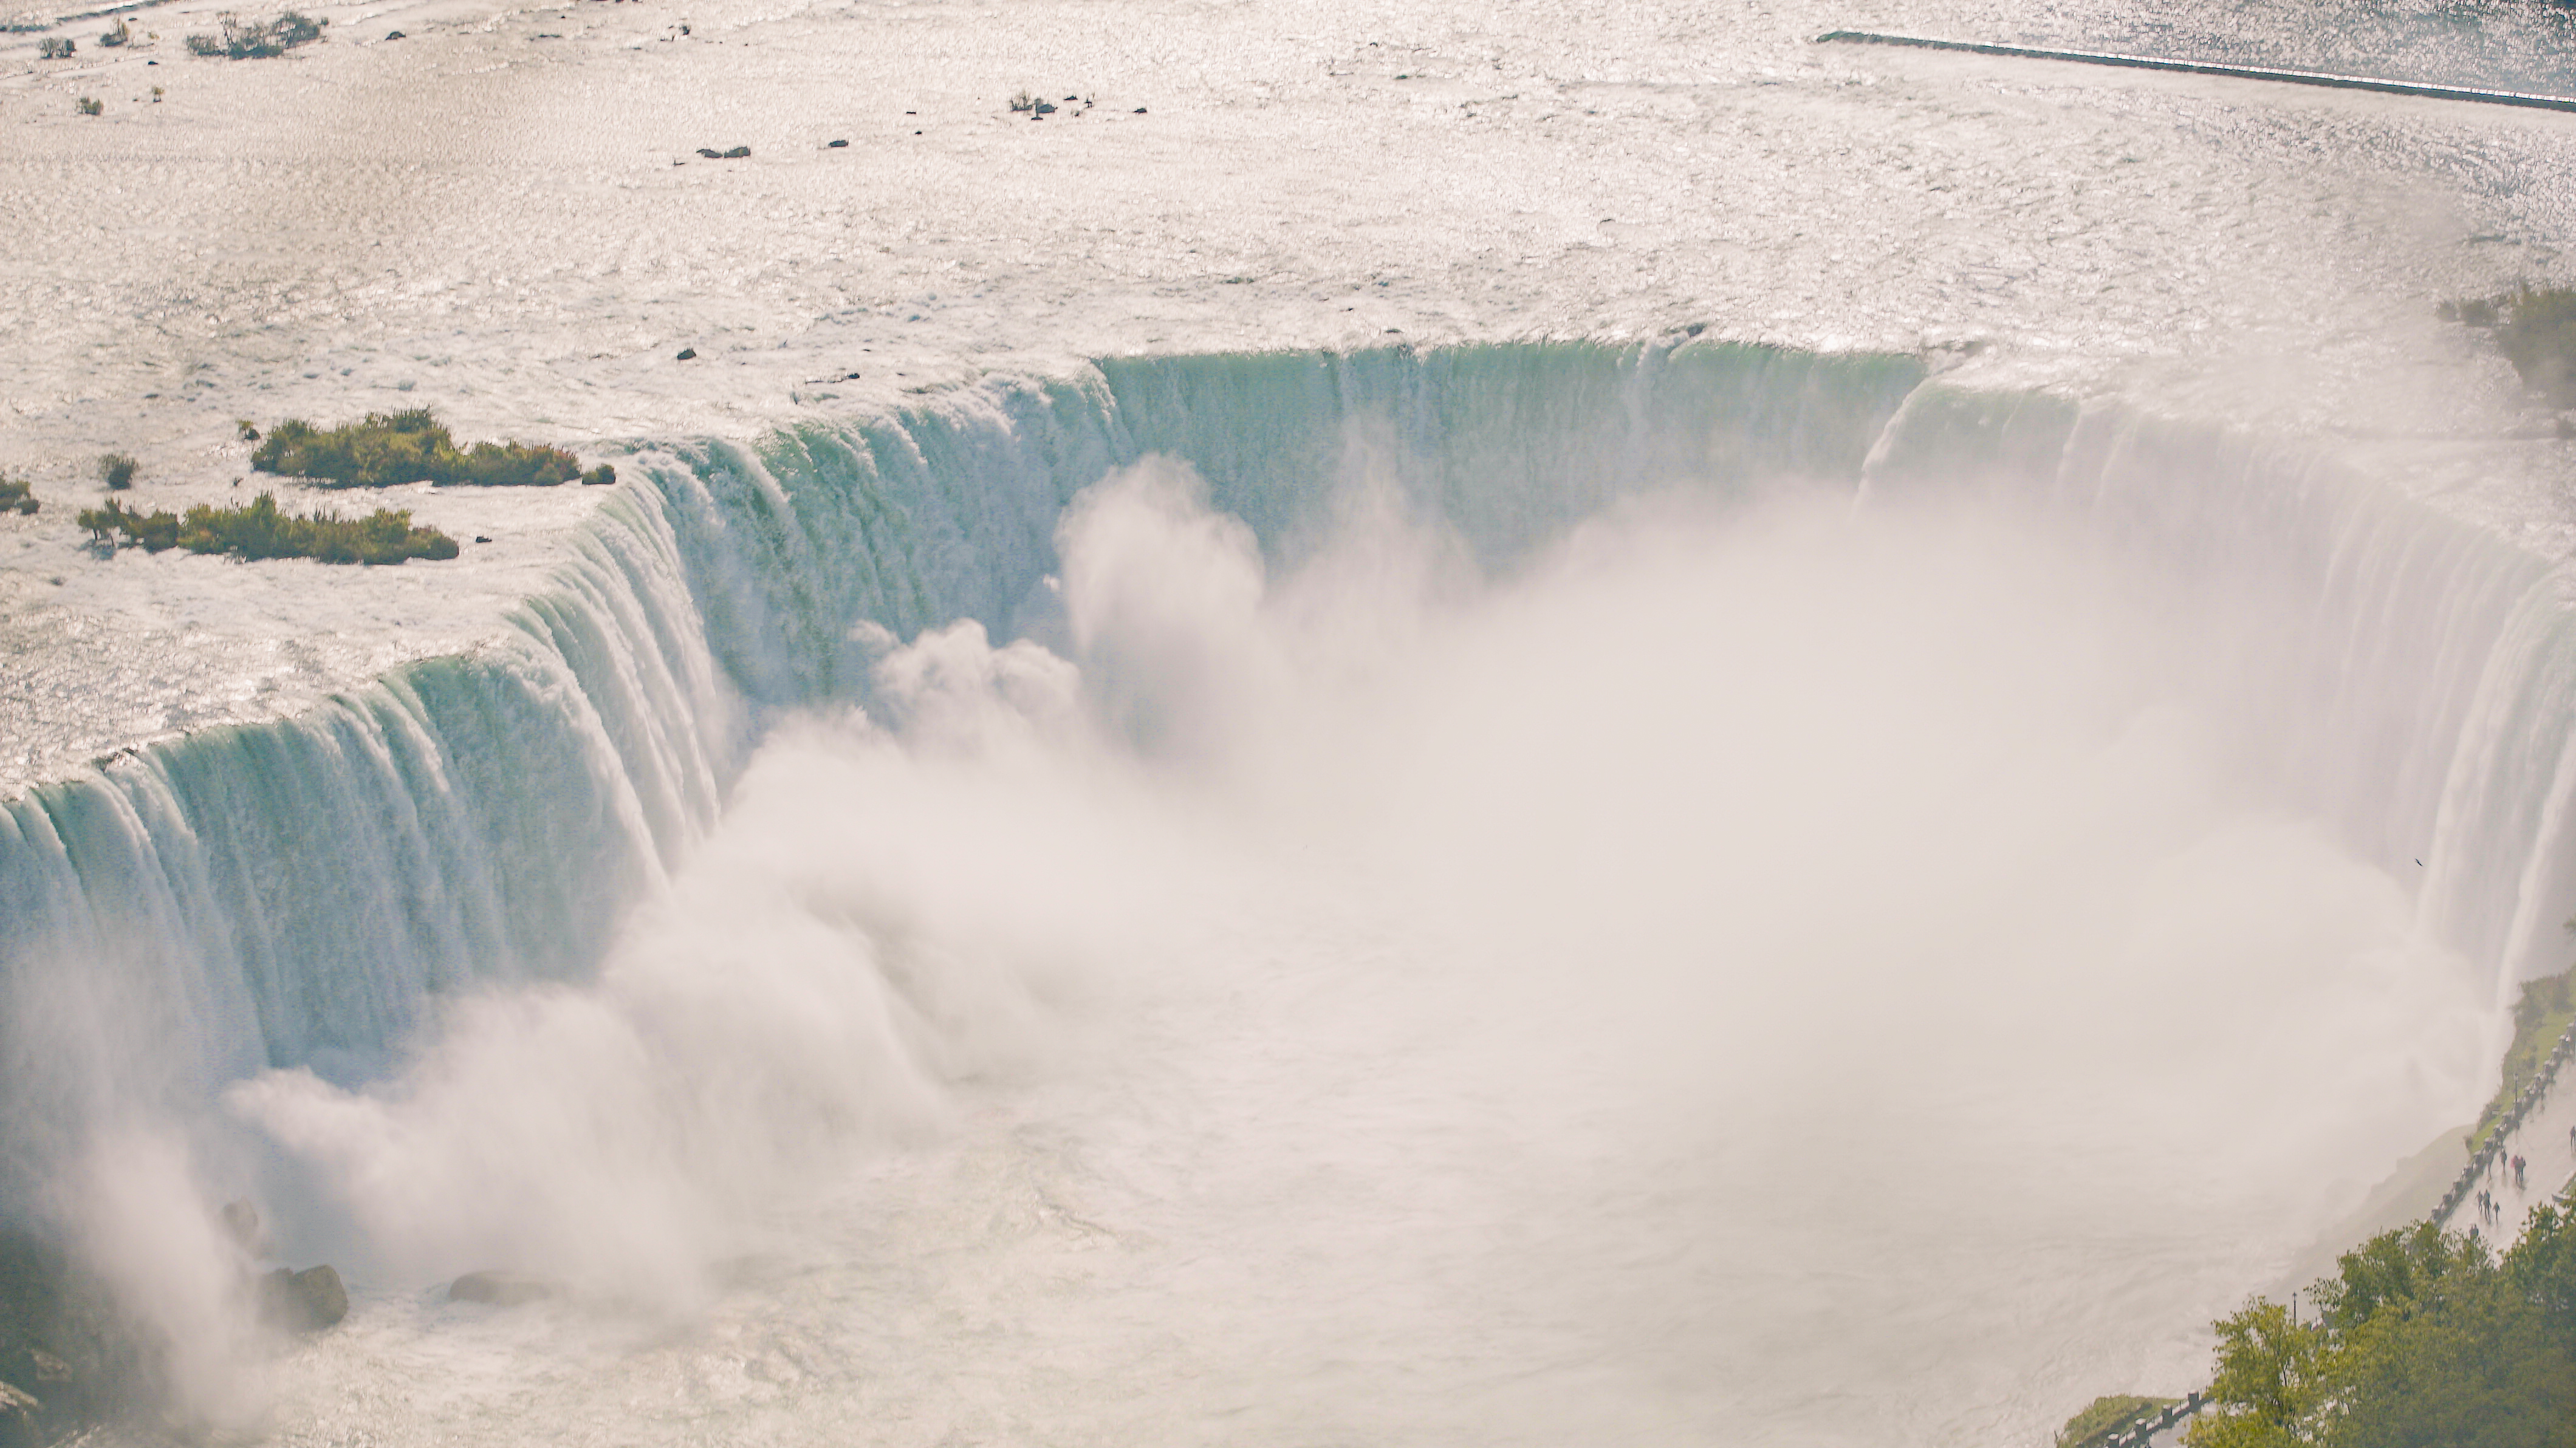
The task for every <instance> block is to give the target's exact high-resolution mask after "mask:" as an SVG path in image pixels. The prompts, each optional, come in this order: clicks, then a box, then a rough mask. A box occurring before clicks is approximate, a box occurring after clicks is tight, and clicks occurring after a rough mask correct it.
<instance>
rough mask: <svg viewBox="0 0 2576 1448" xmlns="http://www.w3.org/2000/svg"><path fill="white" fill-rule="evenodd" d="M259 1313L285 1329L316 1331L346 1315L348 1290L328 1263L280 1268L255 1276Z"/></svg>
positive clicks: (272, 1324) (329, 1325)
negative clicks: (257, 1280)
mask: <svg viewBox="0 0 2576 1448" xmlns="http://www.w3.org/2000/svg"><path fill="white" fill-rule="evenodd" d="M259 1315H260V1317H261V1319H262V1320H264V1321H266V1322H267V1323H269V1325H271V1326H273V1327H278V1328H282V1329H284V1330H285V1331H288V1332H320V1331H322V1330H323V1329H324V1328H326V1327H332V1326H335V1325H337V1324H338V1323H339V1321H340V1319H341V1318H344V1317H347V1316H348V1315H349V1290H348V1289H347V1288H346V1287H343V1286H342V1285H341V1284H340V1274H339V1273H338V1272H336V1271H334V1270H333V1269H332V1268H330V1267H329V1266H322V1267H307V1268H306V1269H304V1270H303V1271H301V1272H296V1271H291V1270H289V1269H287V1268H284V1267H280V1268H278V1269H277V1270H276V1271H274V1272H271V1273H269V1274H268V1275H267V1276H266V1277H263V1278H261V1279H259Z"/></svg>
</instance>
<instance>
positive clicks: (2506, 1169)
mask: <svg viewBox="0 0 2576 1448" xmlns="http://www.w3.org/2000/svg"><path fill="white" fill-rule="evenodd" d="M2567 1146H2568V1149H2569V1150H2570V1151H2576V1126H2571V1127H2569V1128H2567ZM2528 1165H2529V1163H2528V1162H2526V1161H2525V1160H2524V1159H2523V1158H2521V1157H2519V1156H2514V1157H2499V1158H2497V1160H2496V1164H2495V1168H2494V1169H2495V1170H2496V1171H2498V1172H2500V1173H2502V1174H2503V1175H2505V1176H2507V1177H2510V1178H2512V1180H2513V1189H2514V1190H2515V1191H2523V1190H2525V1189H2526V1188H2525V1184H2524V1183H2525V1178H2524V1175H2523V1173H2524V1169H2525V1167H2527V1166H2528ZM2477 1201H2478V1220H2479V1221H2480V1222H2482V1223H2485V1224H2487V1225H2490V1226H2492V1225H2495V1224H2497V1223H2499V1222H2501V1221H2503V1220H2504V1203H2502V1202H2499V1201H2497V1200H2496V1194H2495V1193H2494V1192H2493V1191H2492V1190H2488V1189H2481V1190H2480V1191H2479V1192H2478V1197H2477ZM2469 1232H2470V1234H2471V1235H2473V1236H2474V1235H2475V1234H2476V1233H2477V1228H2475V1227H2471V1228H2470V1229H2469Z"/></svg>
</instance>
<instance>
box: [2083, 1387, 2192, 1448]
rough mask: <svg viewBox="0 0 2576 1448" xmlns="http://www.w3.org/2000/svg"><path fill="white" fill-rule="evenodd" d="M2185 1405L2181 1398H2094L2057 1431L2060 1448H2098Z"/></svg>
mask: <svg viewBox="0 0 2576 1448" xmlns="http://www.w3.org/2000/svg"><path fill="white" fill-rule="evenodd" d="M2180 1401H2182V1400H2181V1399H2179V1398H2141V1397H2138V1396H2136V1395H2135V1394H2122V1395H2120V1396H2117V1397H2107V1398H2095V1399H2094V1400H2093V1401H2092V1403H2090V1404H2089V1405H2087V1406H2086V1407H2085V1409H2084V1411H2083V1412H2080V1413H2078V1414H2076V1415H2075V1416H2074V1417H2072V1418H2069V1419H2067V1420H2066V1426H2065V1427H2063V1428H2060V1429H2058V1430H2057V1448H2096V1445H2098V1444H2103V1443H2108V1442H2110V1441H2111V1439H2112V1438H2114V1437H2116V1436H2117V1435H2119V1434H2120V1433H2122V1432H2124V1431H2125V1430H2127V1429H2129V1428H2131V1427H2134V1426H2135V1425H2137V1424H2138V1423H2141V1422H2143V1421H2145V1420H2146V1419H2149V1418H2152V1417H2154V1416H2156V1415H2157V1414H2158V1413H2161V1412H2163V1411H2164V1410H2165V1409H2167V1408H2170V1407H2172V1406H2173V1405H2174V1404H2176V1403H2178V1402H2180Z"/></svg>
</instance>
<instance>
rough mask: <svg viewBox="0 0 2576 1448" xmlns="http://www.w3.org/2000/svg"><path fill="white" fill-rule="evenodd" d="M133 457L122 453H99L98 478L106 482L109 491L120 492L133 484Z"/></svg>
mask: <svg viewBox="0 0 2576 1448" xmlns="http://www.w3.org/2000/svg"><path fill="white" fill-rule="evenodd" d="M134 468H135V463H134V459H132V458H130V457H127V456H126V455H125V454H123V453H101V454H99V458H98V480H99V481H100V482H102V483H105V484H107V490H108V491H109V492H111V493H121V492H123V491H125V490H126V489H127V488H130V487H133V486H134Z"/></svg>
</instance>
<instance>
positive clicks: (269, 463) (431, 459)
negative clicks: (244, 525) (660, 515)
mask: <svg viewBox="0 0 2576 1448" xmlns="http://www.w3.org/2000/svg"><path fill="white" fill-rule="evenodd" d="M250 465H251V466H252V467H253V468H255V469H257V470H259V471H260V472H263V473H277V474H279V475H281V476H285V477H297V478H314V479H319V480H321V481H323V482H327V483H331V484H334V485H336V486H339V487H344V488H382V487H390V486H392V485H394V484H397V483H416V482H432V483H472V484H478V485H481V486H485V487H518V486H528V485H532V484H546V483H561V482H568V481H570V480H571V479H573V478H577V477H579V476H581V464H580V462H578V461H577V460H575V459H574V457H573V455H572V454H571V453H568V452H565V451H564V450H563V449H561V448H551V447H534V446H530V445H528V444H526V443H516V442H504V443H491V442H478V443H476V444H474V446H473V447H471V448H459V447H457V446H456V442H455V439H453V438H451V437H449V436H448V433H447V428H446V426H445V425H444V424H442V423H441V422H439V420H438V418H437V416H436V415H435V414H434V413H432V412H431V411H430V410H429V409H428V408H425V407H418V408H413V409H410V410H409V411H405V412H392V413H383V412H371V413H368V414H367V416H366V419H365V420H364V421H362V422H353V423H348V424H346V425H344V426H341V427H335V428H329V429H323V428H317V427H315V426H313V425H312V424H310V423H307V422H304V421H302V420H300V419H297V418H288V419H287V420H286V421H284V422H281V423H279V424H278V425H277V426H275V427H273V428H270V429H269V430H268V436H267V438H266V439H265V440H263V441H262V442H261V443H260V445H259V446H258V447H257V448H256V449H254V450H253V451H252V453H251V455H250Z"/></svg>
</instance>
